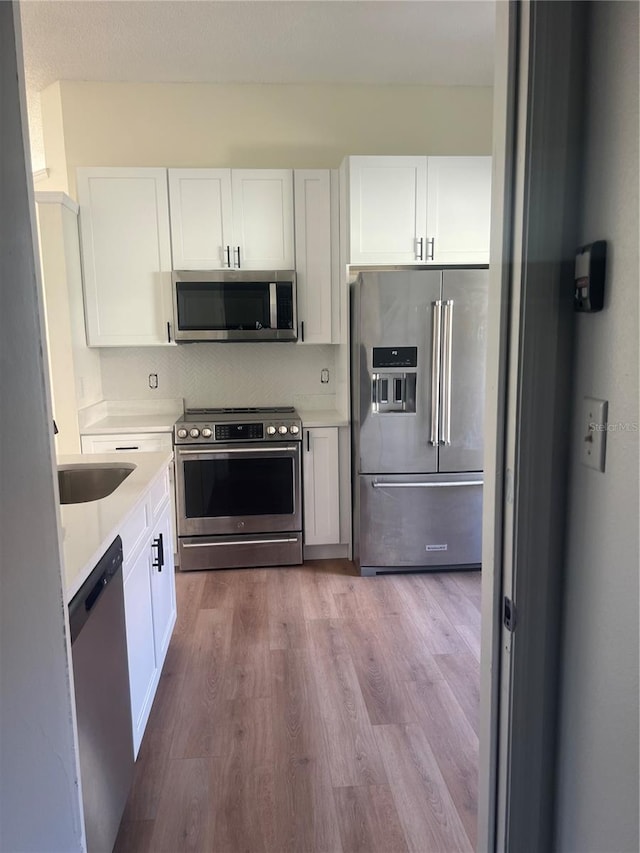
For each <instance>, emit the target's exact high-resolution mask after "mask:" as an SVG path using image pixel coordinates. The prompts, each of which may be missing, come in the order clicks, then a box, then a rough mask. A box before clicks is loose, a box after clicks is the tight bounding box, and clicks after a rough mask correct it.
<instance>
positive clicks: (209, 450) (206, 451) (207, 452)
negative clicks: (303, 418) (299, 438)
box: [178, 445, 298, 456]
mask: <svg viewBox="0 0 640 853" xmlns="http://www.w3.org/2000/svg"><path fill="white" fill-rule="evenodd" d="M297 449H298V445H294V446H293V447H291V446H289V445H284V446H283V445H278V446H277V447H275V446H272V447H261V446H260V445H256V446H255V447H227V448H226V449H224V448H221V447H206V448H202V449H201V450H180V449H178V456H215V455H216V454H221V453H282V452H283V451H284V450H289V451H290V450H297Z"/></svg>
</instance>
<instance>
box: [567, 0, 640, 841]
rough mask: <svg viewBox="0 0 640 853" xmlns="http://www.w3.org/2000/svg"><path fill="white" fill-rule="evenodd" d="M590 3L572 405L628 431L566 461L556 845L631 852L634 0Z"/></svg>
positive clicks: (634, 823)
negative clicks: (599, 293) (590, 460)
mask: <svg viewBox="0 0 640 853" xmlns="http://www.w3.org/2000/svg"><path fill="white" fill-rule="evenodd" d="M587 5H588V6H589V9H590V25H589V30H590V40H589V51H588V54H589V55H588V60H587V104H588V107H587V125H586V134H585V138H586V160H585V164H584V198H583V200H582V204H581V210H582V225H581V240H582V241H583V242H585V243H587V242H591V241H593V240H596V239H605V240H607V241H608V253H609V254H608V261H607V264H608V267H607V281H606V297H605V308H604V311H602V312H601V313H599V314H593V315H578V316H577V317H576V350H575V377H574V383H573V389H574V394H573V404H574V411H575V412H576V413H578V412H579V410H580V403H581V401H582V399H583V397H585V396H592V397H597V398H600V399H605V400H608V401H609V416H608V420H609V423H610V424H624V425H628V426H629V427H630V429H627V430H624V429H620V430H617V431H611V432H609V433H608V434H607V459H606V470H605V472H604V473H599V472H597V471H594V470H592V469H590V468H586V467H584V466H582V465H581V464H580V462H579V452H580V448H579V444H580V442H579V441H576V442H575V443H574V448H573V456H572V459H571V464H572V469H571V476H570V483H569V527H568V551H567V565H566V592H565V616H564V618H565V623H564V648H563V655H562V684H561V720H560V732H559V750H558V780H559V783H558V784H559V790H558V811H557V849H558V850H560V851H578V852H579V853H612V851H615V852H616V853H623V851H624V853H627V851H628V853H632V851H633V853H637V851H638V849H640V846H639V837H638V665H639V664H638V594H639V593H638V523H639V506H638V480H639V476H638V475H639V460H638V436H639V433H638V431H637V429H638V421H639V420H640V418H639V416H638V337H639V332H638V291H639V281H640V278H639V268H638V233H639V222H638V181H639V177H638V160H639V151H638V121H639V114H638V72H639V69H638V4H637V3H627V2H597V3H593V4H587ZM634 425H635V428H634ZM573 427H574V428H573V435H574V436H576V438H578V437H579V436H580V435H581V434H582V433H581V426H580V424H578V423H577V422H574V425H573Z"/></svg>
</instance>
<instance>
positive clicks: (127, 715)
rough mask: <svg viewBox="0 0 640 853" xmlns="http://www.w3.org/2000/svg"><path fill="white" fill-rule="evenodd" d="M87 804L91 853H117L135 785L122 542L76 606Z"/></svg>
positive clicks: (72, 612)
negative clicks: (129, 798) (123, 823)
mask: <svg viewBox="0 0 640 853" xmlns="http://www.w3.org/2000/svg"><path fill="white" fill-rule="evenodd" d="M69 623H70V626H71V656H72V659H73V678H74V682H75V694H76V711H77V717H78V740H79V749H80V774H81V778H82V801H83V808H84V820H85V828H86V834H87V850H88V851H89V853H111V850H112V849H113V845H114V843H115V840H116V835H117V834H118V827H119V825H120V819H121V818H122V813H123V811H124V807H125V804H126V802H127V797H128V795H129V789H130V787H131V782H132V779H133V763H134V762H133V736H132V729H131V702H130V698H129V668H128V664H127V639H126V631H125V621H124V593H123V585H122V541H121V539H120V537H119V536H118V537H117V538H116V539H115V540H114V541H113V543H112V544H111V545H110V547H109V549H108V550H107V552H106V553H105V555H104V556H103V557H102V559H101V560H100V562H99V563H98V564H97V566H96V567H95V569H94V570H93V571H92V572H91V574H90V575H89V577H88V578H87V580H86V581H85V583H84V584H83V585H82V587H81V588H80V590H79V591H78V593H77V594H76V595H75V596H74V597H73V599H72V600H71V603H70V604H69Z"/></svg>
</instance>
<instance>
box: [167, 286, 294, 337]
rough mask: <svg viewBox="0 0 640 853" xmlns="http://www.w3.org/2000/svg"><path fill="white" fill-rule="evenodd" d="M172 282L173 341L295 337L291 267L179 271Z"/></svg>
mask: <svg viewBox="0 0 640 853" xmlns="http://www.w3.org/2000/svg"><path fill="white" fill-rule="evenodd" d="M172 282H173V320H174V338H175V340H176V342H177V343H187V342H196V341H295V340H297V338H298V332H297V330H298V321H297V314H296V274H295V272H293V271H292V270H285V271H282V270H277V271H275V272H273V271H270V272H263V271H262V270H259V271H257V270H213V271H202V272H200V271H191V270H189V271H185V270H181V271H176V272H174V273H173V275H172Z"/></svg>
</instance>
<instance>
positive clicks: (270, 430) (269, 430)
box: [267, 426, 276, 435]
mask: <svg viewBox="0 0 640 853" xmlns="http://www.w3.org/2000/svg"><path fill="white" fill-rule="evenodd" d="M275 434H276V428H275V427H274V426H268V427H267V435H275Z"/></svg>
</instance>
